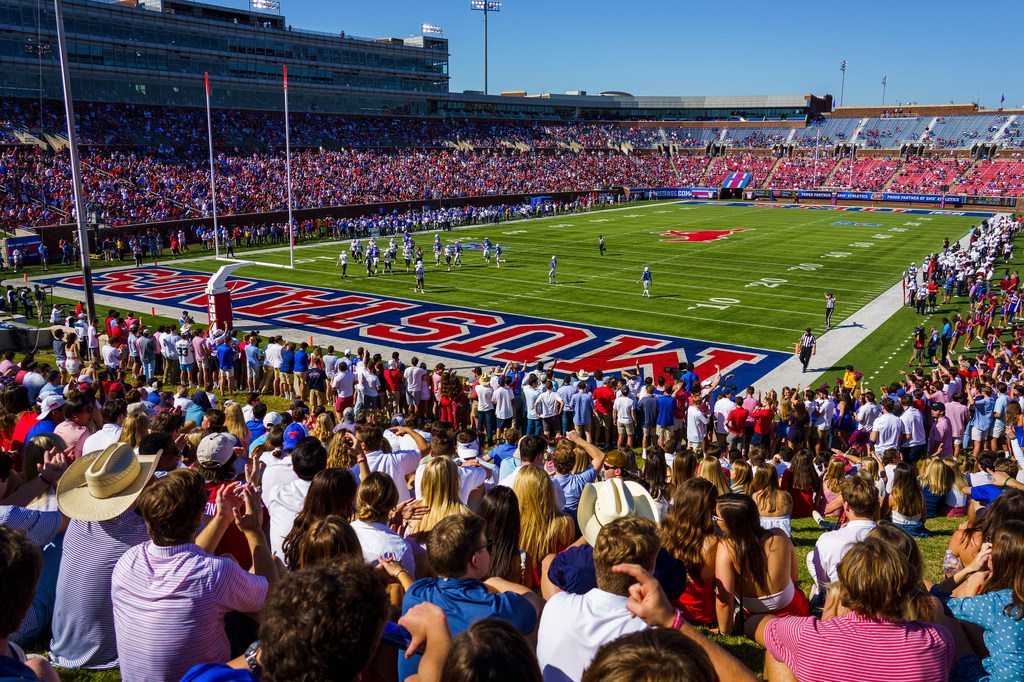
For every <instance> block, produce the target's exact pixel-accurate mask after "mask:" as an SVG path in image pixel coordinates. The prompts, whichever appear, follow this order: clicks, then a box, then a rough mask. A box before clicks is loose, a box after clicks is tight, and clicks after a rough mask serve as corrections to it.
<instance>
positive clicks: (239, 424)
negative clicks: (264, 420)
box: [224, 403, 252, 450]
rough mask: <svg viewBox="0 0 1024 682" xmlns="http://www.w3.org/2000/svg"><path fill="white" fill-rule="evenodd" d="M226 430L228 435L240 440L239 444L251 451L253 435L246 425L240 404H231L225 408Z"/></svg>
mask: <svg viewBox="0 0 1024 682" xmlns="http://www.w3.org/2000/svg"><path fill="white" fill-rule="evenodd" d="M224 428H225V429H227V431H228V433H230V434H231V435H232V436H234V437H235V438H237V439H238V444H239V445H241V446H242V447H244V448H245V449H247V450H248V449H249V442H250V441H251V440H252V433H250V432H249V427H248V426H246V425H245V415H244V414H243V413H242V406H241V405H239V404H238V403H230V404H228V405H225V406H224Z"/></svg>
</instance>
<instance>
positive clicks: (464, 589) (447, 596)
mask: <svg viewBox="0 0 1024 682" xmlns="http://www.w3.org/2000/svg"><path fill="white" fill-rule="evenodd" d="M423 602H430V603H431V604H436V605H437V606H439V607H441V610H442V611H444V612H445V615H447V616H448V625H449V627H451V630H452V635H453V636H458V635H459V634H460V633H462V632H465V631H466V630H467V629H468V628H469V626H470V625H471V624H472V623H475V622H476V621H478V620H481V619H483V618H492V617H493V618H500V619H502V620H504V621H508V622H509V623H510V624H511V625H512V626H513V627H515V628H516V629H517V630H519V631H520V632H521V633H523V634H524V635H525V634H529V633H530V632H532V631H533V628H534V627H536V625H537V611H536V610H535V609H534V608H533V604H531V603H530V602H528V601H527V600H526V597H523V596H522V595H519V594H516V593H514V592H491V591H490V590H489V589H487V586H486V585H484V584H483V583H482V582H480V581H479V580H474V579H466V580H456V579H454V578H448V579H444V578H420V579H419V580H417V581H416V582H414V583H413V584H412V585H411V586H410V587H409V591H408V592H406V593H405V598H404V599H402V613H403V614H405V613H406V612H408V611H409V609H411V608H412V607H413V606H416V605H417V604H421V603H423ZM419 667H420V656H418V655H417V656H413V657H411V658H408V659H406V658H405V657H404V656H399V657H398V679H400V680H404V679H405V678H407V677H409V676H410V675H415V674H416V671H417V670H418V669H419Z"/></svg>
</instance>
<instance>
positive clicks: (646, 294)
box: [636, 266, 651, 298]
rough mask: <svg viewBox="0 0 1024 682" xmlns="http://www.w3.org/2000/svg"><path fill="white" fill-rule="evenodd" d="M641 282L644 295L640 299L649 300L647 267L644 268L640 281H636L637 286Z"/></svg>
mask: <svg viewBox="0 0 1024 682" xmlns="http://www.w3.org/2000/svg"><path fill="white" fill-rule="evenodd" d="M641 282H643V285H644V293H643V296H642V298H650V297H651V292H650V290H649V288H650V286H651V269H650V268H648V267H647V266H644V274H642V275H641V276H640V279H638V280H637V281H636V283H637V284H640V283H641Z"/></svg>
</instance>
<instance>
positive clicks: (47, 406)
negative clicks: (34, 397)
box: [25, 393, 65, 443]
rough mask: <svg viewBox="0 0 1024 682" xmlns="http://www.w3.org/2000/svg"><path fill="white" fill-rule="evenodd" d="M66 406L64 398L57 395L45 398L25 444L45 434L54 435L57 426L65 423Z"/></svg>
mask: <svg viewBox="0 0 1024 682" xmlns="http://www.w3.org/2000/svg"><path fill="white" fill-rule="evenodd" d="M64 405H65V401H64V398H63V397H62V396H60V395H58V394H56V393H51V394H49V395H47V396H46V397H45V398H43V401H42V403H40V405H39V416H38V417H36V423H35V425H34V426H33V427H32V428H31V429H29V431H28V433H27V434H26V435H25V442H26V443H27V442H29V441H30V440H32V439H33V438H35V437H36V436H41V435H42V434H44V433H53V432H54V431H55V430H56V428H57V425H58V424H60V423H61V422H62V421H64Z"/></svg>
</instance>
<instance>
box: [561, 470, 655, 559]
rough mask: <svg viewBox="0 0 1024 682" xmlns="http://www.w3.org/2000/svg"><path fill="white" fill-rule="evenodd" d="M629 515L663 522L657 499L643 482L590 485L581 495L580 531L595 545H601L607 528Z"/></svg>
mask: <svg viewBox="0 0 1024 682" xmlns="http://www.w3.org/2000/svg"><path fill="white" fill-rule="evenodd" d="M626 516H639V517H642V518H645V519H650V520H651V521H654V522H655V523H658V522H659V521H661V518H660V514H658V506H657V505H656V504H655V502H654V498H653V497H651V494H650V493H649V492H647V490H645V489H644V487H643V486H642V485H640V484H639V483H635V482H633V481H623V480H622V479H621V478H612V479H609V480H607V481H598V482H596V483H588V484H587V487H585V488H584V489H583V492H582V493H581V494H580V506H579V512H578V518H579V522H580V529H581V530H582V531H583V537H584V538H585V539H586V541H587V542H588V543H590V545H591V546H593V545H594V543H596V542H597V534H598V533H599V532H601V528H602V527H603V526H605V525H607V524H609V523H611V522H612V521H614V520H615V519H621V518H624V517H626Z"/></svg>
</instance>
